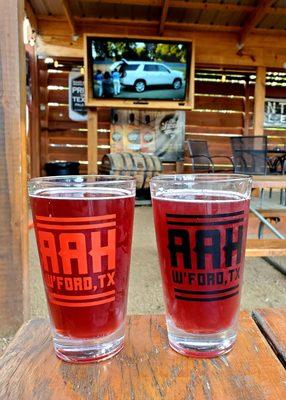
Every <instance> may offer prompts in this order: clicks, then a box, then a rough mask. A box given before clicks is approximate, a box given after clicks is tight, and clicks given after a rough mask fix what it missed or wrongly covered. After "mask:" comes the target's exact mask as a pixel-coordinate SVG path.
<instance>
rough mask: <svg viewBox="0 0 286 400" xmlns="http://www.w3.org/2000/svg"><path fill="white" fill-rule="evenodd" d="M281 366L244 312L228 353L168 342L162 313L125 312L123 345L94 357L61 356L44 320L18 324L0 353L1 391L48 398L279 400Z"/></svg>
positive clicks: (284, 375) (284, 376)
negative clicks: (75, 360) (196, 354)
mask: <svg viewBox="0 0 286 400" xmlns="http://www.w3.org/2000/svg"><path fill="white" fill-rule="evenodd" d="M285 382H286V372H285V370H284V368H283V366H282V364H281V363H280V361H279V360H278V358H277V357H276V355H275V353H274V352H273V351H272V349H271V347H270V346H269V344H268V343H267V341H266V339H265V338H264V337H263V335H262V334H261V332H260V330H259V329H258V327H257V326H256V324H255V322H254V321H253V320H252V318H251V317H250V315H249V314H247V313H246V312H243V313H242V314H241V316H240V329H239V335H238V340H237V343H236V346H235V347H234V349H233V351H231V352H230V353H229V354H227V355H225V356H222V357H219V358H216V359H212V360H199V359H192V358H187V357H184V356H181V355H179V354H177V353H175V352H174V351H173V350H171V349H170V347H169V346H168V342H167V336H166V327H165V320H164V317H163V316H132V317H129V318H128V323H127V332H126V345H125V348H124V349H123V351H122V352H120V353H119V354H118V355H117V356H115V357H114V358H113V359H110V360H108V361H105V362H101V363H98V364H86V365H75V364H73V365H72V364H68V363H64V362H63V361H61V360H59V359H57V357H56V356H55V355H54V353H53V348H52V343H51V339H50V329H49V324H48V322H47V321H46V320H33V321H30V322H28V323H27V324H26V325H24V326H23V327H22V328H21V329H20V331H19V332H18V334H17V335H16V337H15V339H14V341H13V342H12V343H11V344H10V346H9V347H8V348H7V350H6V352H5V353H4V355H3V356H2V358H1V359H0V398H1V399H5V400H10V399H11V400H15V399H17V400H18V399H28V400H32V399H37V400H39V399H41V400H48V399H55V400H67V399H68V400H79V399H99V400H117V399H120V400H129V399H131V400H156V399H167V400H169V399H170V400H173V399H174V400H175V399H186V400H187V399H188V400H191V399H195V400H210V399H211V400H236V399H239V400H242V399H245V400H264V399H265V400H266V399H271V400H276V399H277V400H281V399H282V398H285V394H286V386H285Z"/></svg>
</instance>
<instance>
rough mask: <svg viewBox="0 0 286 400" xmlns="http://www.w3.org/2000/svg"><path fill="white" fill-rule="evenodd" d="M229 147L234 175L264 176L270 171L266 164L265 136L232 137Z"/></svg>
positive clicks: (269, 166)
mask: <svg viewBox="0 0 286 400" xmlns="http://www.w3.org/2000/svg"><path fill="white" fill-rule="evenodd" d="M231 147H232V154H233V162H234V172H235V173H237V174H251V175H265V174H266V173H267V172H268V170H270V169H271V165H268V163H267V136H244V137H232V138H231ZM269 172H270V171H269Z"/></svg>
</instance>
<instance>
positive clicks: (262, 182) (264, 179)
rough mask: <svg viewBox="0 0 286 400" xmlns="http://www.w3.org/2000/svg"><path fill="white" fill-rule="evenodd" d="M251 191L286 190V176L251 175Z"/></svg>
mask: <svg viewBox="0 0 286 400" xmlns="http://www.w3.org/2000/svg"><path fill="white" fill-rule="evenodd" d="M252 179H253V181H252V188H253V189H286V175H253V176H252Z"/></svg>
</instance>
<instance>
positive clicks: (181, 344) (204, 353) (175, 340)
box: [167, 320, 237, 358]
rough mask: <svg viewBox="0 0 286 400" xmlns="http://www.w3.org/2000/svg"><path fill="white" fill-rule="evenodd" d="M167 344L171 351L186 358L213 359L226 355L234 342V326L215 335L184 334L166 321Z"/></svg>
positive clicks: (235, 334)
mask: <svg viewBox="0 0 286 400" xmlns="http://www.w3.org/2000/svg"><path fill="white" fill-rule="evenodd" d="M167 328H168V339H169V344H170V346H171V347H172V349H173V350H175V351H176V352H178V353H180V354H183V355H184V356H188V357H195V358H214V357H218V356H221V355H223V354H226V353H228V352H229V351H230V350H231V349H232V348H233V345H234V342H235V340H236V336H237V333H236V326H235V327H231V328H229V329H226V330H223V331H219V332H216V333H209V334H206V333H204V334H202V333H190V332H185V331H183V330H182V329H179V328H176V327H175V326H174V325H173V323H172V322H171V321H170V320H167Z"/></svg>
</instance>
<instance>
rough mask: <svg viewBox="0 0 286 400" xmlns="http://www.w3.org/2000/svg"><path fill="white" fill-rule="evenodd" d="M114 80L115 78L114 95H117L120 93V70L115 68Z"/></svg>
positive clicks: (113, 72)
mask: <svg viewBox="0 0 286 400" xmlns="http://www.w3.org/2000/svg"><path fill="white" fill-rule="evenodd" d="M112 80H113V90H114V95H115V96H117V95H118V94H120V89H121V87H120V72H119V71H118V70H117V69H115V70H114V71H112Z"/></svg>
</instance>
